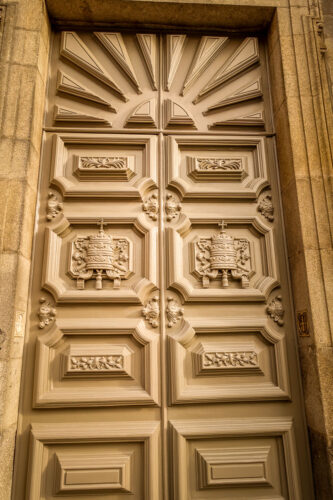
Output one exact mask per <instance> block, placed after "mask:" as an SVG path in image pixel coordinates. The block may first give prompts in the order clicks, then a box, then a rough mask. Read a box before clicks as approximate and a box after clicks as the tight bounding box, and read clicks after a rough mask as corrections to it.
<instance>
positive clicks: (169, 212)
mask: <svg viewBox="0 0 333 500" xmlns="http://www.w3.org/2000/svg"><path fill="white" fill-rule="evenodd" d="M181 209H182V206H181V204H180V203H179V202H178V201H177V199H176V198H175V197H174V196H173V195H172V194H171V193H167V195H166V202H165V212H166V216H167V221H169V222H170V221H172V219H174V218H175V217H177V215H179V213H180V211H181Z"/></svg>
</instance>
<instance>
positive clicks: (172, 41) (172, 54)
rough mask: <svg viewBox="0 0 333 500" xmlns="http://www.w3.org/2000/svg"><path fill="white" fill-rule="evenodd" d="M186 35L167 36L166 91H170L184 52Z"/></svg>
mask: <svg viewBox="0 0 333 500" xmlns="http://www.w3.org/2000/svg"><path fill="white" fill-rule="evenodd" d="M185 39H186V35H167V36H166V72H165V73H166V82H165V90H170V87H171V85H172V82H173V79H174V77H175V75H176V71H177V68H178V65H179V63H180V59H181V57H182V55H183V51H184V43H185Z"/></svg>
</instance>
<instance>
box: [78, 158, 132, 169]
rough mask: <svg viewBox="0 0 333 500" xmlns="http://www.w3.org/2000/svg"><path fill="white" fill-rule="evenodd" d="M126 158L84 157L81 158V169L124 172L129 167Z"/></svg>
mask: <svg viewBox="0 0 333 500" xmlns="http://www.w3.org/2000/svg"><path fill="white" fill-rule="evenodd" d="M126 160H127V158H126V157H108V156H101V157H90V156H82V157H81V158H80V168H82V169H90V168H94V169H99V168H107V169H108V170H123V169H124V168H126V167H127V161H126Z"/></svg>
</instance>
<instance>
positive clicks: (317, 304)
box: [0, 0, 333, 498]
mask: <svg viewBox="0 0 333 500" xmlns="http://www.w3.org/2000/svg"><path fill="white" fill-rule="evenodd" d="M90 3H92V2H91V1H90V0H87V1H86V2H85V8H84V7H83V5H82V2H80V1H79V0H74V1H73V2H71V9H70V10H69V9H67V11H66V9H64V8H63V5H62V2H59V1H58V0H47V1H46V4H47V10H46V9H45V8H44V4H43V2H42V0H34V5H33V6H32V4H31V2H29V6H28V7H29V8H27V6H24V5H23V4H24V1H22V0H21V1H20V2H18V6H17V8H16V7H14V6H11V5H10V6H7V8H6V12H5V23H4V34H3V40H2V44H3V47H2V48H3V50H4V51H6V50H8V48H9V47H11V46H12V45H13V42H14V40H15V38H14V36H15V35H16V36H23V34H22V32H21V33H17V32H16V31H15V29H16V28H17V27H20V25H23V24H24V22H25V23H26V24H27V25H28V27H29V26H30V27H31V25H32V23H34V26H35V32H36V33H37V42H38V57H36V59H35V60H34V64H33V65H32V66H33V70H34V71H35V72H36V75H37V76H38V74H39V76H40V82H38V78H37V79H36V80H35V81H34V82H33V83H34V87H33V88H34V95H33V98H32V99H31V102H29V105H30V109H31V112H32V114H31V117H30V118H29V120H30V121H29V120H28V123H29V124H30V129H31V130H29V133H27V138H26V140H27V141H28V143H29V147H31V151H32V149H34V154H32V152H31V153H30V156H29V157H28V156H27V159H26V160H25V163H24V162H23V164H24V166H25V169H24V174H23V175H22V180H23V184H22V189H21V190H20V194H15V198H16V199H15V200H13V202H12V210H13V213H15V210H16V211H17V212H18V213H19V214H21V216H22V224H20V225H19V231H20V236H19V237H18V239H19V241H18V243H17V246H15V248H14V251H15V252H17V256H18V260H17V262H15V264H14V265H13V267H12V268H10V269H9V277H10V279H11V280H12V282H13V287H14V294H13V297H14V302H13V304H12V306H11V307H10V312H9V314H8V317H7V318H6V325H8V327H5V329H4V332H5V336H4V337H2V338H3V344H2V346H3V347H2V349H1V351H2V352H1V354H2V355H3V358H4V365H5V366H6V370H7V373H8V372H9V373H11V372H13V376H11V377H5V378H4V381H3V383H4V387H3V390H2V394H3V400H4V403H5V408H6V410H5V415H4V429H5V430H6V431H7V430H8V432H9V434H8V436H7V437H6V439H5V440H4V441H3V444H2V446H3V450H2V451H3V452H2V456H3V457H5V465H4V469H3V470H6V473H5V475H4V480H3V484H1V486H2V487H3V488H4V490H3V492H4V494H5V495H6V492H7V491H8V492H9V491H10V483H11V470H12V467H11V462H12V456H13V452H14V444H15V431H16V426H17V416H18V415H17V401H18V394H19V390H20V370H21V359H22V347H23V341H24V324H25V317H26V307H27V298H28V290H29V287H28V283H27V281H28V280H27V276H28V274H29V271H30V259H31V246H32V240H33V235H34V230H33V221H34V214H35V210H34V208H35V203H36V192H37V179H38V171H39V154H38V153H39V151H40V146H41V136H42V123H43V102H44V100H45V88H46V84H47V67H48V53H49V46H50V19H51V24H52V26H53V27H55V28H60V27H63V28H64V27H66V29H68V28H69V27H74V26H76V27H81V28H86V27H87V26H88V25H90V26H91V23H99V26H101V27H102V26H103V25H102V24H101V22H100V21H101V19H104V20H105V21H106V22H107V23H108V26H109V27H110V23H109V21H113V22H112V23H111V25H113V26H114V27H117V28H119V29H120V27H121V26H122V27H130V25H131V23H134V22H135V28H136V29H138V28H139V27H140V28H141V27H143V26H144V28H145V29H149V28H151V29H156V27H158V28H159V29H162V28H164V29H168V30H170V28H171V29H177V30H186V29H191V30H195V29H197V28H198V27H200V30H205V31H206V32H207V31H210V30H212V31H214V30H216V28H217V27H218V24H219V23H220V20H221V19H224V20H225V19H228V26H227V29H228V31H230V32H232V31H234V30H240V31H243V32H245V31H246V32H247V33H248V32H249V31H250V33H256V34H258V33H259V32H264V33H266V35H267V40H268V44H267V46H268V54H269V59H270V64H269V66H270V67H269V69H270V77H271V82H272V88H273V89H274V90H273V92H272V100H273V110H274V114H275V125H276V132H277V154H278V162H279V165H280V181H281V190H282V202H283V209H284V215H285V230H286V236H287V244H288V254H289V263H290V271H291V277H292V280H291V282H292V290H293V296H294V309H295V313H296V315H297V314H298V313H303V312H304V311H305V312H307V316H308V327H309V336H307V335H304V336H299V339H298V340H299V352H300V359H301V368H302V378H303V382H304V396H305V402H306V414H307V423H308V427H309V432H310V438H311V446H312V460H313V467H314V477H315V482H316V488H317V494H318V497H320V496H321V497H324V496H325V492H328V491H330V490H329V487H330V486H329V479H328V478H329V477H330V472H329V460H328V433H329V429H328V418H329V409H328V400H329V393H330V383H329V380H330V377H329V376H328V375H326V376H325V375H324V374H323V373H322V372H323V371H324V370H325V368H326V369H327V370H328V368H329V364H330V361H329V357H328V352H329V346H330V345H331V343H330V335H329V315H328V305H327V287H328V283H329V277H328V270H327V264H328V262H329V260H328V259H329V256H328V254H327V253H326V254H325V252H323V251H322V250H326V249H327V248H328V242H327V241H328V231H329V223H328V208H327V201H328V200H327V198H328V194H327V193H326V192H325V186H324V185H325V181H326V179H327V177H328V172H329V165H330V160H331V153H330V149H329V135H332V132H333V124H332V118H331V117H330V116H329V115H328V113H327V112H326V111H325V108H324V105H325V103H326V107H327V109H329V105H330V101H329V97H328V95H329V93H328V82H327V75H326V73H325V70H324V67H323V65H324V62H323V60H322V55H321V54H322V52H323V50H324V46H323V44H324V41H323V39H322V29H321V28H320V25H319V21H320V19H319V9H318V8H317V7H316V6H315V5H314V6H313V7H312V11H309V10H308V8H307V2H306V0H299V2H298V7H302V8H303V9H299V8H293V7H291V6H289V5H288V4H287V3H286V1H285V0H278V1H276V0H272V1H270V0H269V1H267V0H258V1H257V5H256V6H252V7H249V6H246V5H245V4H246V0H238V2H237V3H238V5H237V6H236V5H235V3H233V2H231V3H230V4H229V5H224V4H225V1H224V0H215V1H214V4H212V3H209V4H208V5H207V2H203V1H201V0H193V1H189V0H180V1H178V2H175V1H172V0H165V1H163V2H160V1H159V2H157V1H156V0H150V1H141V0H135V1H129V0H125V2H124V1H122V2H121V1H120V0H108V1H104V2H100V3H99V5H98V7H97V8H95V9H94V10H91V9H90V10H89V5H90ZM180 3H181V4H182V8H181V9H179V4H180ZM124 4H125V5H124ZM32 7H33V8H32ZM138 7H140V9H138ZM25 9H26V10H30V9H31V13H30V15H28V12H24V10H25ZM15 10H16V12H15ZM175 13H176V14H177V15H176V17H175ZM231 14H232V15H231ZM111 16H112V17H111ZM141 16H143V18H144V19H142V18H141V19H140V17H141ZM24 17H25V20H23V18H24ZM32 17H33V19H32ZM74 19H75V22H74ZM125 19H126V22H125ZM143 21H144V22H143ZM29 23H30V25H29ZM124 25H126V26H124ZM304 58H305V59H304ZM301 60H303V61H304V60H306V61H307V67H306V68H304V64H302V66H303V67H301V65H300V64H296V63H297V62H299V61H301ZM7 74H10V71H9V72H7ZM283 75H285V76H283ZM318 79H320V80H321V81H320V83H319V81H318ZM38 84H39V88H37V85H38ZM5 85H6V87H5ZM29 85H30V87H29ZM1 86H2V88H4V89H5V90H6V88H7V90H9V79H8V80H7V81H6V82H5V83H4V82H3V81H2V82H1ZM312 89H314V90H316V91H317V93H318V95H316V96H313V94H315V92H312ZM30 90H31V81H28V79H27V80H26V81H23V83H22V85H21V87H20V94H19V95H24V94H27V95H28V94H29V93H30ZM318 96H319V97H318ZM8 99H9V98H8ZM313 115H314V116H315V118H316V120H315V123H312V122H313V121H314V120H311V119H306V118H305V117H306V116H310V117H313ZM286 122H287V123H288V124H289V127H286V126H285V124H286ZM31 124H33V126H31ZM23 128H24V124H23V123H22V121H21V123H19V124H18V131H17V132H16V133H17V134H18V137H19V135H20V133H22V131H23ZM6 129H7V132H8V133H9V129H10V123H9V122H8V121H7V122H6V123H5V125H4V132H3V133H4V135H6ZM318 131H319V132H318ZM20 180H21V179H20ZM323 194H324V196H323ZM325 196H326V199H325ZM300 197H301V200H302V202H301V203H300V202H298V201H297V200H299V199H300ZM325 202H326V204H325ZM20 207H21V208H20ZM324 218H325V220H324ZM326 220H327V223H326ZM17 225H18V220H17V217H12V218H11V219H10V220H8V222H7V224H6V226H5V228H4V234H5V235H6V234H7V235H11V234H13V233H14V234H16V232H17ZM13 246H14V245H13ZM22 246H24V249H25V251H26V262H23V259H21V261H22V262H21V261H20V259H19V256H20V250H21V248H22ZM7 275H8V273H7ZM7 275H6V278H5V279H6V280H7ZM326 280H327V281H326ZM21 283H24V285H22V284H21ZM318 297H320V300H318ZM312 310H314V312H315V314H311V312H312ZM300 333H302V331H301V332H300ZM305 333H306V332H305ZM0 347H1V346H0ZM318 348H320V349H318ZM325 349H326V350H325ZM309 353H310V354H309ZM325 360H326V361H325ZM325 363H326V364H325ZM318 394H320V395H321V397H320V398H318ZM314 397H315V400H316V405H313V403H312V401H313V398H314ZM5 450H6V452H5ZM8 457H9V459H8ZM323 457H326V459H323ZM325 478H327V479H325ZM326 494H327V493H326ZM8 495H9V493H8ZM4 498H9V496H7V497H6V496H4Z"/></svg>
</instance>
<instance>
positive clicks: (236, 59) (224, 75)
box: [195, 38, 259, 102]
mask: <svg viewBox="0 0 333 500" xmlns="http://www.w3.org/2000/svg"><path fill="white" fill-rule="evenodd" d="M258 61H259V47H258V40H257V38H245V40H244V41H243V42H242V43H241V45H240V46H239V47H238V49H237V50H236V51H235V52H234V53H233V54H232V55H231V56H230V57H229V59H227V61H226V62H225V63H224V64H223V66H222V67H221V68H220V69H219V70H218V72H217V73H215V75H214V76H213V78H212V79H211V80H210V81H209V82H208V83H207V85H206V86H205V87H204V88H203V89H202V90H201V91H200V92H199V94H198V96H197V97H196V99H195V102H199V101H201V99H203V98H204V97H206V96H207V95H208V94H210V93H211V92H212V91H214V90H216V89H218V88H219V87H221V86H222V85H223V84H225V83H226V82H227V81H229V80H230V79H231V78H233V77H235V76H236V75H238V74H239V73H241V72H243V71H244V70H246V69H248V68H250V67H251V66H253V65H254V64H256V63H257V62H258Z"/></svg>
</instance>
